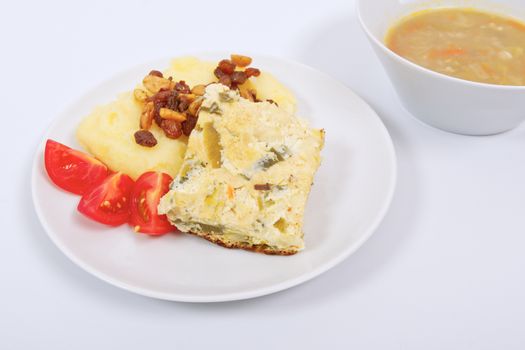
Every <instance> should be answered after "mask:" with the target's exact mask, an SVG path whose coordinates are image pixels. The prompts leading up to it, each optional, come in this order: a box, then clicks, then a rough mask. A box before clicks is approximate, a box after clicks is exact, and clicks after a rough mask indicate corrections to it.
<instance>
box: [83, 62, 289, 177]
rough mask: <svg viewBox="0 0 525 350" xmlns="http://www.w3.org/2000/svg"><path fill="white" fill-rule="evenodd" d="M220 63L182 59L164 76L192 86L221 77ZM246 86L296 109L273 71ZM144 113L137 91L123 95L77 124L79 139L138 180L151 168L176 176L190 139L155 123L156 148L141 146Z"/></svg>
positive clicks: (110, 164)
mask: <svg viewBox="0 0 525 350" xmlns="http://www.w3.org/2000/svg"><path fill="white" fill-rule="evenodd" d="M216 66H217V63H216V62H205V61H201V60H199V59H197V58H194V57H183V58H178V59H175V60H173V61H172V62H171V65H170V67H169V68H168V69H167V70H165V71H164V75H165V76H173V78H174V80H176V81H179V80H184V81H186V83H187V84H188V85H189V86H194V85H197V84H207V83H210V82H213V81H216V80H217V79H216V78H215V76H214V75H213V70H214V69H215V67H216ZM144 74H147V72H144ZM247 84H251V85H252V86H253V87H254V88H255V89H256V90H257V97H258V98H259V99H261V100H265V99H272V100H274V101H275V102H277V104H279V106H280V107H281V108H283V109H285V110H287V111H288V112H291V113H293V112H294V111H295V107H296V100H295V97H294V95H293V94H292V93H291V92H290V91H289V90H288V89H287V88H286V87H284V86H283V85H282V84H281V83H279V82H278V81H277V80H276V79H275V78H274V77H273V76H272V75H271V74H269V73H265V72H262V73H261V75H260V76H259V77H257V78H255V77H252V78H250V81H249V82H248V83H247ZM141 111H142V106H141V104H140V103H138V102H136V101H135V99H134V97H133V93H132V92H126V93H123V94H120V95H119V96H118V97H117V99H116V100H115V101H113V102H110V103H108V104H106V105H104V106H99V107H97V108H95V110H94V111H93V112H92V113H91V114H90V115H88V116H87V117H85V118H84V120H83V121H82V122H81V123H80V125H79V127H78V130H77V139H78V141H79V143H80V145H81V146H82V147H84V148H85V149H86V150H87V151H88V152H89V153H91V154H92V155H94V156H95V157H96V158H98V159H100V160H101V161H102V162H104V163H105V164H106V165H107V166H108V167H109V168H110V169H112V170H114V171H121V172H123V173H125V174H128V175H129V176H131V177H132V178H133V179H137V178H138V177H139V176H140V175H141V174H143V173H144V172H146V171H161V172H165V173H167V174H170V175H171V176H172V177H175V175H176V174H177V172H178V170H179V167H180V165H181V163H182V160H183V158H184V154H185V152H186V145H187V142H188V139H187V137H184V136H182V137H180V138H179V139H176V140H173V139H170V138H168V137H166V136H165V135H164V132H163V131H162V130H161V129H160V128H159V127H158V126H157V125H153V126H152V128H151V130H150V131H151V132H152V133H153V134H154V136H155V138H156V139H157V145H156V146H155V147H152V148H148V147H143V146H140V145H137V144H136V143H135V139H134V136H133V135H134V133H135V131H137V130H138V129H139V119H140V114H141Z"/></svg>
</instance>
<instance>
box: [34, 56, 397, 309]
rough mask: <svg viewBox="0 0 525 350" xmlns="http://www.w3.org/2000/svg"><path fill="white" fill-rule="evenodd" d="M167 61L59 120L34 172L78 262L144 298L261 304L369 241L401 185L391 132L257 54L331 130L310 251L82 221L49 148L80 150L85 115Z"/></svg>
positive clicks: (62, 245)
mask: <svg viewBox="0 0 525 350" xmlns="http://www.w3.org/2000/svg"><path fill="white" fill-rule="evenodd" d="M197 56H198V57H201V58H205V59H211V60H217V59H220V58H222V57H225V56H224V55H218V54H205V55H197ZM168 62H169V60H161V61H158V62H152V63H149V64H145V65H142V66H138V67H135V68H133V69H130V70H128V71H125V72H123V73H120V74H118V75H116V76H114V77H113V78H111V79H110V80H108V81H106V82H104V83H102V84H100V85H99V86H97V87H96V88H95V89H93V90H92V91H91V92H89V93H87V94H86V95H84V96H83V97H82V98H81V99H79V100H78V101H76V102H75V103H74V104H72V105H71V106H70V107H69V108H68V109H66V110H65V111H64V112H63V113H62V114H61V115H59V116H58V117H57V119H56V122H55V123H54V124H53V125H52V126H51V128H50V130H49V132H48V133H47V135H46V136H45V137H44V139H43V140H42V144H41V145H40V148H39V149H38V151H37V154H36V156H35V160H34V166H33V177H32V190H33V201H34V205H35V209H36V212H37V214H38V217H39V218H40V221H41V222H42V225H43V226H44V228H45V230H46V232H47V233H48V235H49V237H50V238H51V239H52V240H53V242H54V243H55V244H56V245H57V247H58V248H59V249H60V250H61V251H62V252H63V253H64V254H66V255H67V256H68V257H69V258H70V259H71V260H72V261H74V262H75V263H76V264H77V265H79V266H80V267H82V268H83V269H84V270H86V271H88V272H90V273H91V274H93V275H95V276H97V277H99V278H101V279H102V280H104V281H106V282H109V283H111V284H113V285H115V286H118V287H121V288H124V289H126V290H129V291H132V292H135V293H138V294H142V295H146V296H149V297H154V298H160V299H167V300H176V301H188V302H216V301H227V300H238V299H247V298H253V297H257V296H261V295H265V294H270V293H273V292H277V291H280V290H283V289H286V288H289V287H292V286H295V285H297V284H300V283H302V282H305V281H307V280H309V279H311V278H313V277H315V276H317V275H319V274H321V273H323V272H324V271H326V270H328V269H330V268H331V267H333V266H335V265H336V264H337V263H339V262H341V261H342V260H343V259H345V258H346V257H348V256H349V255H350V254H352V253H353V252H355V251H356V250H357V249H358V248H359V247H360V246H361V245H362V244H363V243H364V242H365V241H366V239H367V238H368V237H370V235H371V234H372V233H373V231H374V230H375V229H376V227H377V226H378V225H379V223H380V221H381V220H382V218H383V216H384V215H385V213H386V211H387V208H388V206H389V204H390V201H391V198H392V195H393V192H394V187H395V179H396V162H395V154H394V148H393V146H392V141H391V139H390V137H389V135H388V132H387V131H386V129H385V127H384V125H383V124H382V123H381V120H380V119H379V118H378V116H377V115H376V114H375V113H374V111H373V110H372V109H371V108H370V107H369V106H368V105H367V104H366V103H365V102H364V101H362V100H361V99H360V98H359V97H358V96H356V95H355V94H354V93H353V92H352V91H350V90H349V89H348V88H347V87H345V86H344V85H342V84H341V83H339V82H337V81H336V80H334V79H332V78H330V77H328V76H326V75H325V74H323V73H320V72H318V71H315V70H313V69H312V68H309V67H307V66H304V65H302V64H299V63H295V62H291V61H286V60H282V59H277V58H271V57H265V56H254V66H256V67H260V68H261V69H263V70H266V71H269V72H271V73H273V74H274V75H275V76H276V77H278V79H279V80H280V81H282V82H283V83H284V84H285V85H287V86H288V87H289V88H290V89H291V90H292V91H293V92H294V93H295V95H296V96H297V98H298V101H299V108H298V115H300V116H304V117H305V118H306V119H309V120H310V121H311V123H312V125H313V126H315V127H322V128H324V129H325V130H326V145H325V148H324V150H323V152H322V155H323V162H322V165H321V167H320V169H319V171H318V173H317V175H316V177H315V184H314V186H313V189H312V193H311V195H310V198H309V200H308V206H307V210H306V218H305V226H304V231H305V241H306V249H305V250H304V251H302V252H300V253H298V254H296V255H294V256H288V257H281V256H267V255H262V254H256V253H252V252H246V251H242V250H230V249H225V248H222V247H219V246H216V245H213V244H211V243H209V242H208V241H205V240H203V239H201V238H198V237H195V236H190V235H183V234H173V235H166V236H163V237H160V238H151V237H148V236H146V235H142V234H136V233H134V232H133V231H132V229H131V228H129V227H127V226H122V227H118V228H106V227H102V226H101V225H99V224H97V223H95V222H92V221H89V220H88V219H86V218H84V217H83V216H81V215H80V214H79V213H77V211H76V205H77V203H78V200H79V197H78V196H76V195H72V194H69V193H66V192H64V191H62V190H60V189H58V188H57V187H55V186H54V185H53V184H52V183H51V181H50V180H49V179H48V177H47V175H46V173H45V170H44V163H43V149H44V143H45V140H46V139H48V138H52V139H55V140H57V141H59V142H62V143H65V144H66V145H69V146H72V147H74V148H79V146H78V144H77V142H76V140H75V135H74V134H75V129H76V126H77V125H78V123H79V122H80V120H81V119H82V117H83V116H85V115H87V114H88V113H89V112H90V111H91V110H92V108H93V107H95V106H96V105H98V104H103V103H106V102H108V101H110V100H111V99H113V98H114V97H115V96H116V94H117V93H118V92H121V91H126V90H129V89H130V88H132V87H133V86H135V84H136V83H137V81H140V80H141V79H142V77H143V76H144V74H145V72H148V71H149V70H151V69H158V68H162V67H166V66H167V65H168Z"/></svg>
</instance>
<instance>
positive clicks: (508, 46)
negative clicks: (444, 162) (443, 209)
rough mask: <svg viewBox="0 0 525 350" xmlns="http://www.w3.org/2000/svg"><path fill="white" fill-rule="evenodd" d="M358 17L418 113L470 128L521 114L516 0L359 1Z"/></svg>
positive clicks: (492, 126)
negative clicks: (489, 0)
mask: <svg viewBox="0 0 525 350" xmlns="http://www.w3.org/2000/svg"><path fill="white" fill-rule="evenodd" d="M358 17H359V19H360V22H361V24H362V26H363V28H364V30H365V33H366V34H367V35H368V37H369V39H370V41H371V43H372V47H373V48H374V50H375V52H376V53H377V55H378V57H379V59H380V60H381V62H382V63H383V66H384V67H385V70H386V72H387V74H388V75H389V77H390V79H391V81H392V83H393V85H394V88H395V89H396V92H397V94H398V96H399V98H400V100H401V102H402V104H403V105H404V106H405V108H406V109H407V110H408V111H409V112H411V113H412V114H413V115H414V116H416V117H417V118H419V119H421V120H422V121H424V122H426V123H427V124H430V125H433V126H435V127H438V128H441V129H443V130H446V131H451V132H456V133H461V134H469V135H488V134H495V133H500V132H503V131H506V130H509V129H512V128H514V127H516V126H517V125H519V124H520V123H521V122H522V121H523V120H524V119H525V24H524V22H523V21H524V20H525V3H524V2H522V0H506V1H499V2H497V3H495V2H487V1H482V0H479V1H461V0H448V1H446V0H443V1H435V2H432V1H431V2H429V1H417V0H412V1H407V0H375V1H368V0H358Z"/></svg>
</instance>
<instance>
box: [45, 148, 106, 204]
mask: <svg viewBox="0 0 525 350" xmlns="http://www.w3.org/2000/svg"><path fill="white" fill-rule="evenodd" d="M44 160H45V166H46V171H47V174H48V175H49V177H50V178H51V180H52V181H53V182H54V183H55V184H56V185H57V186H58V187H60V188H62V189H64V190H66V191H69V192H72V193H76V194H80V195H82V194H84V193H86V191H87V190H89V189H90V188H92V187H94V186H95V185H97V184H99V183H101V182H102V181H103V180H104V179H105V178H106V176H107V175H108V168H107V167H106V166H105V165H104V164H103V163H102V162H100V161H99V160H97V159H95V158H93V157H91V156H90V155H88V154H86V153H83V152H80V151H76V150H74V149H72V148H69V147H67V146H66V145H63V144H61V143H58V142H56V141H53V140H47V142H46V149H45V152H44Z"/></svg>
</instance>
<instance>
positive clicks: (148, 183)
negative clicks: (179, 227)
mask: <svg viewBox="0 0 525 350" xmlns="http://www.w3.org/2000/svg"><path fill="white" fill-rule="evenodd" d="M172 180H173V179H172V178H171V176H169V175H168V174H164V173H157V172H152V171H149V172H147V173H144V174H142V175H141V176H140V177H139V178H138V179H137V182H136V183H135V187H133V192H132V194H131V219H130V224H131V225H133V226H134V227H135V230H136V231H138V232H142V233H147V234H149V235H152V236H160V235H162V234H165V233H168V232H170V231H174V230H175V228H174V227H173V226H172V225H171V224H170V223H169V221H168V218H167V217H166V215H159V214H158V211H157V206H158V205H159V201H160V198H161V197H162V196H163V195H164V194H166V192H168V190H169V186H170V183H171V181H172Z"/></svg>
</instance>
